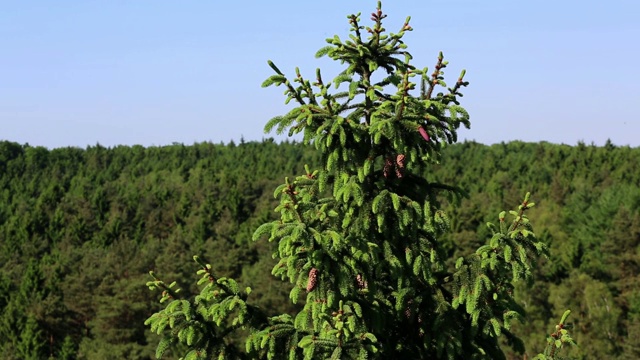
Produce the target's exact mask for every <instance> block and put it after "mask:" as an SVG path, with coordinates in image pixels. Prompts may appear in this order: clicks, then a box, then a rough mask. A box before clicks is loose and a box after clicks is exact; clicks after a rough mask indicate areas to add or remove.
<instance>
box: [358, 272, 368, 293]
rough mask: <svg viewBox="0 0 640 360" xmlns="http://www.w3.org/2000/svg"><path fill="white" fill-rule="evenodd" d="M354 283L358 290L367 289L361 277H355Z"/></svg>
mask: <svg viewBox="0 0 640 360" xmlns="http://www.w3.org/2000/svg"><path fill="white" fill-rule="evenodd" d="M356 283H357V284H358V289H360V290H364V289H366V288H367V282H366V281H365V280H364V279H363V278H362V275H360V274H358V275H356Z"/></svg>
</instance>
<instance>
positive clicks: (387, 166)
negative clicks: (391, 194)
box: [382, 158, 393, 179]
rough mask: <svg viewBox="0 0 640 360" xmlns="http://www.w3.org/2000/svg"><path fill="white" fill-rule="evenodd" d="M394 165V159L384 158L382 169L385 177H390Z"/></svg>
mask: <svg viewBox="0 0 640 360" xmlns="http://www.w3.org/2000/svg"><path fill="white" fill-rule="evenodd" d="M392 167H393V161H392V160H391V158H386V159H384V169H383V170H382V175H384V177H385V178H387V179H388V178H389V175H390V174H391V168H392Z"/></svg>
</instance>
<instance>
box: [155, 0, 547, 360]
mask: <svg viewBox="0 0 640 360" xmlns="http://www.w3.org/2000/svg"><path fill="white" fill-rule="evenodd" d="M385 18H386V14H384V13H383V12H382V10H381V4H380V2H379V3H378V7H377V9H376V10H375V11H374V12H373V13H372V14H371V21H372V25H371V26H363V25H361V18H360V14H357V15H350V16H348V20H349V24H350V25H351V34H350V35H349V38H348V39H345V40H343V39H340V38H339V37H338V36H335V37H333V38H330V39H327V43H328V45H327V46H326V47H323V48H321V49H320V50H319V51H318V52H317V54H316V56H317V57H322V56H328V57H329V58H331V59H332V60H335V61H338V62H340V63H341V64H343V65H344V70H343V71H342V72H341V73H339V74H338V75H337V76H336V77H335V78H334V79H333V80H331V81H326V80H325V79H324V78H323V77H322V74H321V71H320V70H319V69H318V70H317V71H316V74H315V79H312V80H309V79H307V78H305V77H304V76H303V75H302V73H301V72H300V71H299V70H298V69H296V71H295V77H294V78H293V79H289V78H288V77H287V76H286V75H285V74H284V73H283V72H282V71H281V70H280V69H279V68H278V67H276V65H275V64H274V63H272V62H271V61H269V66H270V67H271V68H272V69H273V71H274V72H275V74H274V75H273V76H271V77H269V78H268V79H267V80H266V81H265V82H264V83H263V86H264V87H267V86H272V85H275V86H283V87H284V89H285V95H286V97H287V99H286V103H289V102H291V101H293V102H294V103H295V104H296V106H295V107H294V108H293V109H292V110H291V111H289V112H288V113H287V114H285V115H283V116H278V117H275V118H273V119H272V120H271V121H269V122H268V123H267V125H266V128H265V131H266V132H269V131H272V130H274V129H275V131H276V132H278V133H282V132H285V131H288V133H289V135H290V136H291V135H295V134H302V138H303V142H304V144H306V145H308V146H313V147H315V148H316V149H317V151H318V152H320V153H321V154H322V164H323V165H322V167H321V168H319V169H313V170H312V169H309V167H306V171H305V173H303V174H301V175H299V176H297V177H295V178H287V179H286V180H285V183H284V184H282V185H280V186H279V187H278V188H277V189H275V193H274V195H275V196H276V197H277V198H279V200H280V203H279V205H278V206H277V207H276V209H275V211H277V212H278V213H279V214H280V219H279V220H277V221H273V222H268V223H266V224H263V225H262V226H260V227H259V228H258V229H257V230H256V231H255V233H254V236H253V238H254V240H256V241H264V239H268V240H269V241H271V242H274V243H277V247H275V251H274V253H273V256H274V258H275V259H278V260H279V261H278V263H277V265H276V266H275V267H274V268H273V271H272V273H273V275H275V276H277V277H280V278H281V279H283V280H288V281H290V282H291V283H293V284H294V286H293V290H292V291H291V293H290V301H292V302H294V303H297V302H300V301H304V306H303V307H302V309H301V311H299V312H298V313H296V314H281V315H277V316H269V315H267V314H265V312H264V310H263V309H260V308H257V307H255V306H253V305H251V302H250V299H249V298H250V292H251V289H249V288H246V289H241V287H240V286H239V284H238V283H237V282H236V281H234V280H233V279H229V278H218V277H217V276H216V274H214V273H213V271H212V266H211V265H210V264H208V263H207V262H206V261H204V260H202V259H200V258H198V257H194V259H195V261H196V262H197V264H198V266H199V267H200V269H199V270H198V274H199V275H200V276H201V279H200V280H199V282H198V284H199V285H202V289H201V292H200V294H199V295H197V296H195V298H192V299H191V298H183V297H181V294H180V292H179V290H178V289H177V288H176V285H175V282H174V283H172V284H167V283H165V282H163V281H161V280H159V279H157V278H155V275H154V274H153V273H152V276H154V278H155V279H154V281H151V282H149V283H148V285H149V287H150V288H151V289H160V290H162V297H161V302H163V303H166V304H167V305H166V307H164V308H163V309H162V310H160V311H159V312H157V313H155V314H153V315H152V316H151V317H150V318H149V319H148V320H147V322H146V324H148V325H150V326H151V329H152V330H153V331H154V332H157V333H158V334H161V335H162V336H163V338H162V340H161V342H160V344H159V345H158V348H157V354H156V355H157V357H158V358H160V357H162V355H163V354H164V352H165V351H166V350H167V349H169V348H171V347H172V346H174V345H175V344H181V345H180V346H178V347H177V348H176V349H182V350H183V352H182V353H181V355H183V356H184V357H185V358H186V359H213V358H216V359H232V358H268V359H286V358H288V359H325V358H331V359H368V358H373V359H426V358H448V359H501V358H504V357H505V356H504V354H503V351H502V350H501V342H506V343H507V344H508V345H510V346H512V347H513V348H514V349H515V350H516V351H523V348H522V347H523V346H522V342H521V341H520V340H519V339H518V338H517V336H516V335H515V334H513V333H512V332H511V331H510V326H511V324H512V322H513V321H514V320H518V319H522V317H523V315H524V311H523V309H522V308H521V307H520V306H519V305H518V304H517V303H516V302H515V300H514V296H513V291H514V283H515V282H517V281H520V280H526V279H529V278H530V277H531V268H532V266H533V263H534V261H535V259H536V258H537V257H538V256H540V255H543V254H545V251H546V250H545V247H544V245H543V243H541V242H539V241H538V240H536V238H535V235H534V233H533V232H532V229H531V225H530V223H529V221H528V218H527V216H526V214H525V212H526V211H527V210H528V209H529V208H531V207H532V206H533V205H534V204H533V203H532V202H530V200H529V196H528V194H527V196H526V197H525V199H524V201H523V202H522V203H521V204H520V205H519V206H518V208H517V209H516V210H514V211H510V212H502V213H500V214H499V215H498V217H497V220H498V222H497V225H493V224H488V225H487V226H488V227H489V229H490V230H491V233H492V234H493V235H492V237H491V238H490V239H487V241H486V243H485V244H484V245H482V246H481V247H479V248H478V249H477V250H476V251H475V253H473V254H471V255H469V256H466V257H462V258H459V259H457V260H456V261H455V264H454V263H453V262H447V260H449V259H448V256H447V246H448V245H447V244H446V243H445V242H444V241H442V238H443V235H444V234H445V232H446V231H447V229H448V228H449V218H448V217H447V215H446V213H445V212H444V211H443V210H441V208H442V206H441V204H440V202H439V201H440V200H441V199H443V198H445V199H448V201H453V202H455V201H456V200H457V199H459V198H460V197H461V196H463V195H464V193H463V191H462V190H460V189H458V188H457V187H456V186H454V185H447V184H441V183H438V182H433V181H428V180H427V178H426V177H425V176H424V174H425V173H427V172H428V171H429V169H430V167H431V166H433V165H434V164H438V163H439V161H440V160H441V151H442V149H443V147H445V146H447V145H448V144H452V143H454V142H456V141H457V138H458V133H457V132H458V129H459V128H460V127H461V126H465V127H469V115H468V113H467V112H466V111H465V109H464V108H463V107H461V106H460V102H459V100H460V98H461V97H462V94H461V90H462V89H463V88H464V87H466V86H467V85H468V82H466V81H465V80H464V75H465V71H462V73H461V74H460V76H459V77H458V79H457V80H456V81H455V82H454V83H453V86H447V84H446V83H445V80H444V76H443V74H444V69H445V68H446V67H447V64H448V63H447V61H445V60H444V57H443V55H442V53H440V54H439V56H438V58H437V62H436V65H435V67H434V68H433V69H431V70H429V69H427V68H418V67H416V66H414V65H413V64H412V63H411V61H412V56H411V54H410V53H409V52H408V51H407V50H406V48H407V46H406V45H405V43H404V42H403V36H404V35H405V34H406V33H407V32H408V31H412V27H411V26H410V25H409V20H410V18H407V19H406V21H405V22H404V23H403V24H402V26H401V27H400V30H399V31H398V32H397V33H388V32H387V31H386V29H385V28H384V26H383V21H384V19H385ZM283 301H285V299H283ZM241 329H245V330H244V331H247V329H248V334H249V335H248V336H247V338H246V341H245V344H246V346H245V348H244V349H241V348H239V347H237V346H236V342H234V341H232V339H234V338H235V336H237V335H234V334H237V333H239V332H242V331H243V330H241Z"/></svg>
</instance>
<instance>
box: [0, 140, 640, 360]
mask: <svg viewBox="0 0 640 360" xmlns="http://www.w3.org/2000/svg"><path fill="white" fill-rule="evenodd" d="M318 162H319V159H318V158H317V153H316V152H315V151H314V150H313V149H311V148H307V147H303V146H301V145H299V144H295V143H288V142H285V143H282V144H276V143H274V142H273V141H270V140H268V141H264V142H262V143H257V142H248V143H244V142H242V143H241V144H238V145H236V144H233V143H231V144H228V145H222V144H219V145H216V144H209V143H202V144H195V145H192V146H184V145H181V144H175V145H172V146H164V147H149V148H144V147H141V146H133V147H126V146H118V147H115V148H105V147H102V146H100V145H97V146H93V147H89V148H87V149H84V150H83V149H78V148H62V149H54V150H47V149H45V148H42V147H31V146H28V145H20V144H16V143H12V142H1V143H0V190H1V191H2V192H1V196H2V199H1V200H0V247H1V248H0V249H1V251H0V267H1V272H0V317H1V321H0V339H1V340H0V354H2V357H3V358H6V359H41V358H47V357H51V358H56V359H76V358H79V359H81V358H88V359H93V358H101V359H122V358H128V359H148V358H152V357H153V353H154V349H155V344H156V343H157V338H156V337H155V335H153V334H150V333H149V332H148V331H147V330H146V329H145V326H144V325H143V323H144V320H145V319H146V318H147V317H148V316H149V315H150V314H151V313H153V312H154V311H155V310H157V305H156V303H157V301H156V300H157V299H155V298H154V296H155V295H154V294H153V293H152V292H149V291H148V290H147V289H146V287H145V286H144V284H145V282H146V281H148V275H147V273H148V271H149V270H154V269H156V268H157V269H161V273H160V275H161V276H162V277H163V278H164V279H171V278H175V279H191V278H192V277H193V276H192V273H193V271H194V269H193V268H182V267H180V266H182V265H176V264H185V263H189V262H190V260H189V259H190V258H191V256H192V255H194V254H199V255H201V256H202V257H204V258H206V259H209V262H211V263H212V265H213V266H214V267H215V268H216V269H215V271H216V272H217V273H220V274H223V275H226V276H233V277H235V278H237V279H239V280H240V281H241V282H242V284H243V285H248V286H251V287H253V288H255V289H256V291H255V294H258V296H259V298H257V299H256V301H257V302H258V304H259V305H261V306H263V307H265V308H267V309H273V311H274V312H282V311H287V310H288V308H287V307H288V306H289V305H288V302H287V301H286V299H288V295H287V294H288V289H286V288H283V287H282V285H281V283H280V282H279V281H277V280H274V279H273V278H272V277H271V276H270V271H271V268H272V266H273V260H272V258H271V251H272V249H271V248H270V245H269V244H265V243H264V242H258V243H253V242H251V241H250V239H251V234H252V233H253V231H254V230H255V228H256V227H257V225H258V224H261V223H264V222H265V221H267V220H269V219H274V218H275V214H273V212H272V209H273V207H274V204H275V200H274V199H273V189H274V188H275V187H276V186H277V184H280V183H281V182H282V179H283V177H285V176H292V175H294V174H297V173H300V172H301V171H302V167H303V165H304V164H305V163H307V164H310V165H311V166H312V167H313V165H315V164H317V163H318ZM427 176H428V177H430V178H433V179H438V180H439V181H441V182H444V183H452V184H456V185H458V186H461V187H463V188H464V189H466V190H467V191H468V193H469V198H468V199H465V200H463V201H462V203H461V204H460V206H458V207H456V208H455V210H453V209H454V208H453V207H451V215H452V218H453V222H452V233H451V235H450V236H449V237H448V239H447V241H448V242H449V243H450V244H451V245H450V255H451V258H452V259H454V258H455V257H457V256H458V255H460V254H464V253H467V252H469V251H470V249H473V248H476V247H477V244H478V242H479V241H483V240H480V239H486V238H487V236H486V235H487V232H488V230H487V229H486V226H485V223H486V222H487V221H490V220H493V219H491V216H492V215H494V214H495V213H497V212H499V211H500V210H501V209H503V208H510V207H511V205H512V204H513V203H514V201H518V200H519V199H520V197H521V196H522V194H524V192H526V191H531V192H532V193H533V197H534V200H535V201H536V202H537V203H538V204H539V205H538V206H537V207H536V208H534V209H533V210H532V211H531V213H530V217H531V218H532V220H534V221H535V224H536V232H537V234H538V236H539V237H541V238H542V239H543V240H544V241H545V242H547V243H548V244H549V245H550V248H551V255H552V256H551V258H550V260H549V261H545V262H543V263H541V264H540V265H541V266H540V267H539V268H538V270H537V272H538V273H537V274H536V277H535V278H536V279H538V281H537V282H536V283H534V284H530V285H529V286H526V287H522V288H520V289H518V293H517V295H518V297H519V298H520V300H521V301H522V304H523V306H524V307H525V308H526V309H527V311H528V313H529V322H528V323H527V324H525V325H524V326H520V328H519V329H518V333H519V334H521V335H522V336H523V338H524V339H525V343H526V345H527V349H529V350H530V353H531V354H533V353H536V352H537V351H539V350H541V348H542V347H543V346H544V339H545V337H546V335H547V333H548V332H549V331H550V330H551V329H552V324H553V323H554V321H556V320H557V319H556V318H557V317H558V316H559V315H561V314H562V312H563V311H564V310H565V309H567V308H568V309H571V310H573V314H572V320H573V322H574V328H573V330H572V334H573V336H574V338H575V339H576V340H577V342H578V343H579V345H580V348H578V349H575V350H573V351H572V352H571V355H573V356H576V357H578V358H582V357H584V358H591V359H599V358H621V359H636V358H639V357H640V285H638V284H640V281H639V280H640V279H638V276H639V274H640V189H639V188H638V184H640V148H629V147H616V146H614V145H612V144H610V143H608V144H607V145H606V146H604V147H596V146H587V145H585V144H578V145H577V146H573V147H572V146H566V145H554V144H548V143H540V144H530V143H521V142H512V143H508V144H498V145H493V146H485V145H481V144H477V143H473V142H466V143H462V144H458V145H454V146H451V147H449V148H447V149H446V150H445V158H444V159H443V161H442V165H440V166H439V167H438V169H437V170H436V171H435V172H433V173H431V174H427ZM181 258H184V259H181ZM180 285H182V286H183V287H185V288H186V289H185V290H188V289H189V286H190V285H189V284H180ZM191 290H192V291H194V292H195V290H196V289H191Z"/></svg>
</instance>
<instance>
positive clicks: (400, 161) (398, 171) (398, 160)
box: [396, 154, 405, 179]
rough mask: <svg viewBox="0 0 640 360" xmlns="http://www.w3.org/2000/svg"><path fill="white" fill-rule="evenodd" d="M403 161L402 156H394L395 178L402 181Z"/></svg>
mask: <svg viewBox="0 0 640 360" xmlns="http://www.w3.org/2000/svg"><path fill="white" fill-rule="evenodd" d="M404 160H405V156H404V154H398V156H396V176H397V177H398V179H402V177H403V176H404Z"/></svg>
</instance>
